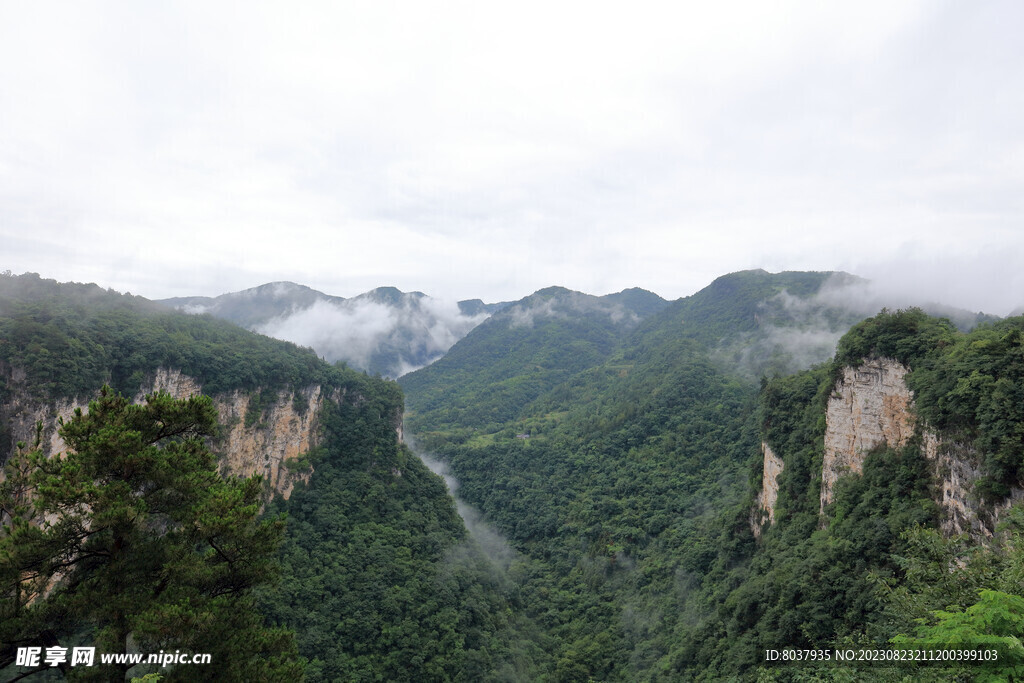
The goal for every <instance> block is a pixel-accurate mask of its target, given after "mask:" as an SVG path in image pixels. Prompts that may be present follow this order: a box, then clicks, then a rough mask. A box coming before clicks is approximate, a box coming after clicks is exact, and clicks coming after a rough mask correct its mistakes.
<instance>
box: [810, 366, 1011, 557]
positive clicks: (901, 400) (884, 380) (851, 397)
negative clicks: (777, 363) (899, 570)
mask: <svg viewBox="0 0 1024 683" xmlns="http://www.w3.org/2000/svg"><path fill="white" fill-rule="evenodd" d="M907 372H908V369H907V368H906V366H904V365H902V364H901V363H899V362H898V361H895V360H893V359H890V358H871V359H865V360H864V361H863V363H862V364H861V365H860V366H858V367H856V368H853V367H847V368H845V369H844V370H843V376H842V378H841V379H839V381H837V382H836V385H835V387H834V389H833V391H832V396H831V398H830V399H829V401H828V408H827V413H826V427H825V444H824V445H825V455H824V461H823V463H822V472H821V510H822V511H824V509H825V506H826V505H828V504H829V503H831V502H832V499H833V492H834V487H835V483H836V481H837V480H838V479H839V477H840V476H842V475H843V474H846V473H860V472H862V471H863V465H864V458H865V456H866V455H867V454H868V452H869V451H870V450H871V449H872V448H875V447H878V446H882V445H885V446H889V447H891V448H899V447H901V446H905V445H906V444H907V442H908V440H909V439H910V438H911V437H912V436H913V435H914V433H915V431H916V430H919V431H920V434H921V450H922V452H923V453H924V455H925V457H926V458H928V460H930V461H931V462H932V463H933V472H934V475H935V480H936V482H937V498H938V500H937V501H936V502H937V503H938V504H939V506H940V508H941V510H942V519H941V520H940V526H941V529H942V531H943V533H945V534H946V535H953V534H961V533H970V534H971V535H973V536H976V537H984V536H991V535H992V529H993V528H994V526H995V523H996V522H997V521H998V518H999V515H1000V513H1002V512H1004V511H1005V510H1006V509H1007V508H1008V507H1009V506H1010V505H1011V504H1012V503H1014V502H1016V501H1018V500H1020V499H1021V498H1024V491H1021V490H1014V491H1013V492H1012V494H1011V496H1010V497H1009V499H1007V501H1005V502H1004V503H1003V504H1002V505H999V506H996V507H995V508H994V509H992V510H990V511H987V512H985V511H983V510H982V508H981V505H980V504H979V502H978V500H977V499H976V497H975V496H974V495H972V492H973V487H974V482H975V481H977V480H978V479H979V478H980V476H981V471H980V469H979V466H978V463H979V462H980V458H979V455H978V453H976V452H975V451H974V450H973V448H972V447H971V446H969V445H967V444H963V443H959V442H955V441H946V442H944V441H943V439H941V438H940V437H939V436H938V435H936V434H935V433H934V432H932V431H931V430H929V429H927V427H925V426H924V425H918V423H917V419H916V416H915V411H914V395H913V392H912V391H910V389H909V388H908V387H907V385H906V382H905V375H906V374H907Z"/></svg>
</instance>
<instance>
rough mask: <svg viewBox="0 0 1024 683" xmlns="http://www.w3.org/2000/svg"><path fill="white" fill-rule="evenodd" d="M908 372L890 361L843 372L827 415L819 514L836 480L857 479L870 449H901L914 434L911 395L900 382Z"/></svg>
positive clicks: (876, 360) (875, 360)
mask: <svg viewBox="0 0 1024 683" xmlns="http://www.w3.org/2000/svg"><path fill="white" fill-rule="evenodd" d="M906 374H907V368H906V367H905V366H904V365H903V364H901V363H899V362H898V361H895V360H892V359H891V358H873V359H867V360H865V361H864V362H863V363H862V364H861V365H860V366H859V367H857V368H852V367H846V368H845V369H844V370H843V377H842V378H841V379H840V380H839V381H838V382H836V386H835V388H834V389H833V391H832V396H831V398H829V401H828V408H827V412H826V416H825V420H826V427H825V457H824V461H823V462H822V468H821V509H822V510H824V509H825V506H826V505H828V504H829V503H831V502H832V497H833V490H834V487H835V483H836V481H837V480H838V479H839V477H841V476H842V475H843V474H845V473H847V472H852V473H856V474H859V473H861V472H862V471H863V469H864V457H865V456H866V455H867V454H868V452H869V451H871V449H873V448H876V447H878V446H883V445H887V446H889V447H892V448H899V447H901V446H904V445H906V443H907V441H908V440H909V439H910V437H911V436H913V434H914V426H915V418H914V414H913V411H912V406H913V401H914V396H913V393H912V392H911V391H910V389H908V388H907V385H906V382H904V380H903V378H904V376H905V375H906Z"/></svg>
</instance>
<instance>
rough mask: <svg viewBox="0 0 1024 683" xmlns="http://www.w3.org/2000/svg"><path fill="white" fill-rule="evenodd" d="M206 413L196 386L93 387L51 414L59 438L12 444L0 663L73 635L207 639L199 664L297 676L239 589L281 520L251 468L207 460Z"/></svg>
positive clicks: (108, 671)
mask: <svg viewBox="0 0 1024 683" xmlns="http://www.w3.org/2000/svg"><path fill="white" fill-rule="evenodd" d="M215 427H216V412H215V410H214V408H213V405H212V402H211V401H210V399H209V398H207V397H203V396H197V397H192V398H189V399H183V400H176V399H174V398H172V397H171V396H169V395H167V394H163V393H157V394H152V395H150V396H148V397H147V399H146V402H145V404H142V405H135V404H132V403H131V402H130V401H129V400H128V399H126V398H124V397H122V396H120V395H119V394H117V393H116V392H114V391H113V390H111V389H109V388H108V387H104V388H103V390H102V391H101V393H100V396H99V398H98V399H97V400H95V401H93V402H91V403H90V404H89V409H88V411H87V412H83V411H82V410H80V409H79V410H76V412H75V414H74V417H73V418H72V419H71V420H70V421H68V422H67V423H63V424H62V426H61V430H60V434H61V436H62V438H63V439H64V441H65V442H66V444H67V447H68V450H67V452H65V453H64V454H61V455H57V456H54V457H52V458H49V459H47V458H44V457H43V456H42V455H41V454H40V452H39V451H37V450H33V451H27V452H26V451H25V449H24V446H23V445H21V446H22V447H21V448H19V451H18V452H17V453H16V454H15V455H14V457H12V458H11V459H10V460H9V461H8V463H7V465H6V467H5V474H6V479H5V481H4V482H3V484H2V488H0V507H2V512H0V515H2V519H0V522H2V526H0V591H2V592H0V642H2V643H3V646H2V649H0V667H2V666H8V665H10V664H11V663H12V662H13V661H14V652H15V649H16V648H17V647H25V646H30V645H34V646H40V645H42V646H46V647H49V646H54V645H58V644H59V645H61V646H64V647H67V646H69V645H72V644H73V645H84V646H95V647H96V650H97V652H99V653H123V652H132V651H137V652H143V653H149V652H157V651H158V650H163V651H172V652H173V651H175V650H179V649H180V650H182V651H186V652H192V653H210V654H211V655H212V663H211V664H209V665H205V666H204V668H203V671H202V675H203V676H204V677H211V678H216V679H217V680H226V681H227V680H239V681H241V680H289V681H291V680H296V679H297V678H299V677H301V671H302V665H301V663H300V662H299V660H298V657H297V653H296V648H295V644H294V638H293V637H292V635H291V634H290V633H288V632H286V631H283V630H277V629H268V628H265V627H264V626H263V620H262V617H261V616H260V615H259V613H258V612H257V611H256V610H255V608H254V603H253V597H252V589H253V588H254V587H256V586H259V585H261V584H265V583H268V582H270V581H271V580H272V579H274V578H275V575H276V562H275V560H274V553H275V550H276V547H277V545H278V543H279V542H280V538H281V534H282V532H283V526H284V521H283V519H282V518H272V519H265V520H261V519H260V518H259V494H260V480H259V478H258V477H253V478H250V479H225V478H223V477H221V475H220V474H218V471H217V467H216V460H215V457H214V456H213V455H212V454H211V453H210V451H209V450H208V449H207V447H206V445H205V443H204V441H203V438H204V437H206V436H208V435H210V434H212V433H213V430H214V429H215ZM97 664H99V662H98V661H97ZM129 668H130V666H129V665H127V664H119V665H109V666H108V667H102V666H96V667H91V668H83V667H77V668H72V667H70V666H65V667H63V670H64V671H65V674H66V675H68V676H69V677H73V678H86V677H99V678H101V679H103V678H114V679H123V677H124V674H125V672H126V671H127V669H129ZM163 672H167V673H165V676H166V678H167V679H168V680H179V679H180V680H186V679H188V678H189V676H190V674H191V675H192V676H194V675H195V671H194V670H192V671H186V670H184V668H182V667H179V668H178V669H170V670H166V669H165V670H163ZM163 672H162V673H163Z"/></svg>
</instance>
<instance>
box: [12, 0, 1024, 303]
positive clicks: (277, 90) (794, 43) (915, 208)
mask: <svg viewBox="0 0 1024 683" xmlns="http://www.w3.org/2000/svg"><path fill="white" fill-rule="evenodd" d="M1021 26H1024V3H1020V2H1015V1H1007V2H983V1H980V2H945V1H941V0H934V1H928V2H901V1H899V0H886V1H885V2H874V1H872V0H867V1H864V2H859V3H822V2H787V1H781V0H780V1H777V2H763V1H760V2H719V3H708V2H633V3H630V4H629V5H628V7H627V6H626V5H625V4H623V3H618V4H616V5H612V4H611V3H607V4H606V3H593V2H590V3H584V2H566V3H563V2H552V1H550V0H548V1H547V2H543V3H541V2H529V1H522V0H521V1H517V2H514V3H479V2H444V3H422V2H386V1H374V2H329V3H328V2H304V3H284V2H277V3H268V2H248V1H247V2H237V3H232V2H217V3H210V2H174V3H136V2H34V3H23V2H14V1H10V0H0V271H2V270H10V271H12V272H14V273H21V272H28V271H31V272H38V273H40V274H41V275H43V276H44V277H49V278H54V279H57V280H60V281H78V282H96V283H98V284H100V285H101V286H104V287H110V288H113V289H116V290H119V291H130V292H131V293H133V294H140V295H142V296H146V297H149V298H164V297H171V296H186V295H207V296H214V295H217V294H221V293H224V292H228V291H238V290H241V289H245V288H248V287H253V286H256V285H259V284H262V283H265V282H271V281H278V280H290V281H293V282H298V283H301V284H304V285H308V286H310V287H314V288H316V289H319V290H321V291H323V292H326V293H328V294H333V295H337V296H344V297H351V296H354V295H356V294H359V293H361V292H364V291H367V290H369V289H372V288H374V287H378V286H395V287H398V288H399V289H402V290H403V291H414V290H418V291H422V292H426V293H428V294H430V295H432V296H435V297H440V298H446V299H469V298H480V299H483V300H485V301H492V302H493V301H503V300H514V299H518V298H521V297H523V296H526V295H527V294H529V293H531V292H533V291H535V290H537V289H540V288H543V287H547V286H551V285H561V286H565V287H569V288H571V289H575V290H579V291H583V292H587V293H591V294H598V295H600V294H606V293H610V292H615V291H619V290H621V289H624V288H627V287H643V288H645V289H649V290H651V291H654V292H656V293H658V294H660V295H661V296H663V297H665V298H667V299H674V298H678V297H680V296H686V295H689V294H691V293H693V292H695V291H697V290H698V289H700V288H701V287H703V286H705V285H707V284H708V283H709V282H711V281H712V280H713V279H714V278H715V277H717V276H719V275H722V274H725V273H728V272H732V271H736V270H743V269H748V268H764V269H766V270H769V271H773V272H776V271H779V270H845V271H848V272H853V273H856V274H858V275H861V276H864V277H868V278H871V279H873V280H875V281H876V282H879V283H882V284H883V285H884V286H886V287H891V288H897V289H901V290H913V291H914V292H916V293H918V295H919V296H922V297H926V298H934V300H937V301H943V302H946V303H950V304H953V305H958V306H963V307H966V308H970V309H971V310H985V311H987V312H991V313H996V314H1000V315H1005V314H1007V313H1009V312H1010V311H1011V310H1013V309H1016V308H1018V307H1020V306H1021V305H1024V273H1022V271H1024V268H1022V267H1021V264H1024V220H1022V219H1024V192H1022V189H1024V187H1022V185H1024V116H1021V112H1022V111H1024V69H1022V68H1021V65H1022V64H1024V41H1021V40H1020V37H1019V33H1020V27H1021Z"/></svg>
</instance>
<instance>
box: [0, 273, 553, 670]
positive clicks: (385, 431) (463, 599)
mask: <svg viewBox="0 0 1024 683" xmlns="http://www.w3.org/2000/svg"><path fill="white" fill-rule="evenodd" d="M160 367H171V368H178V369H180V370H182V371H183V372H184V373H185V374H188V375H191V376H193V377H195V378H196V379H198V380H199V381H200V382H201V383H202V385H203V388H204V391H207V392H209V393H211V394H219V393H221V392H227V391H233V390H242V391H245V392H248V393H250V395H252V396H254V397H255V398H256V399H257V400H256V401H255V404H256V405H260V404H261V399H260V397H261V396H262V397H268V398H267V400H272V399H270V398H269V397H271V396H275V397H276V396H277V392H278V391H279V390H288V389H299V388H303V387H305V386H308V385H309V384H320V385H322V386H323V387H324V389H325V391H324V393H325V394H326V395H330V394H331V393H333V392H335V391H336V392H337V394H338V395H339V396H341V397H342V398H341V400H339V401H336V402H328V404H327V405H326V407H325V408H324V413H323V415H321V422H322V425H323V434H322V436H321V445H320V447H319V448H318V449H317V450H316V451H315V452H312V453H308V454H306V457H305V463H300V465H299V466H303V467H308V466H310V465H311V466H312V467H313V468H314V472H313V476H312V478H311V480H310V482H309V484H308V485H307V486H302V485H300V486H299V488H298V489H297V490H296V491H294V492H293V495H292V496H291V498H290V500H288V501H283V500H276V501H273V502H272V503H271V505H270V506H269V508H268V509H267V510H266V512H265V518H266V519H268V520H275V519H277V515H278V514H283V515H286V516H287V518H288V521H287V523H286V526H285V528H284V533H283V536H281V537H279V538H278V540H277V541H276V543H279V550H278V551H277V553H276V556H275V557H274V558H273V559H274V562H275V563H278V562H279V563H280V569H279V572H277V573H279V576H280V580H279V581H278V582H277V583H276V584H274V585H265V586H262V587H260V588H259V590H258V591H257V593H258V597H259V600H258V604H259V605H260V607H261V610H262V614H263V618H264V619H265V620H266V623H267V624H268V625H270V626H277V627H282V628H284V629H287V630H289V631H291V632H294V633H295V640H296V642H297V644H298V652H299V654H300V655H301V656H302V657H304V658H305V659H307V660H309V663H308V666H307V667H306V669H307V673H306V677H307V680H314V681H317V680H320V681H335V680H381V679H387V680H395V681H398V680H409V681H422V680H481V678H480V676H478V675H477V674H478V673H481V672H484V673H486V672H502V671H505V672H506V673H507V676H511V677H513V678H515V677H516V676H517V675H518V674H517V673H516V672H517V671H520V670H522V669H523V667H524V665H523V664H522V663H521V662H523V661H526V662H528V661H531V658H532V657H533V654H531V648H533V646H532V645H531V644H530V643H528V642H527V643H524V644H520V643H519V639H520V637H519V636H518V635H516V634H515V633H511V631H510V629H512V627H513V625H515V624H517V623H518V620H520V618H519V617H517V616H514V615H512V612H511V608H510V603H509V596H507V595H506V593H507V591H508V590H509V586H507V585H505V584H503V583H502V582H501V581H500V580H499V579H498V578H496V577H495V576H494V575H493V572H492V571H491V569H490V567H489V565H488V563H487V560H486V559H485V558H484V557H483V555H482V554H481V553H480V552H479V550H477V549H476V546H475V545H474V544H473V543H472V542H471V541H469V540H468V539H467V538H466V534H465V529H464V527H463V525H462V521H461V520H460V519H459V517H458V516H457V514H456V513H455V509H454V504H453V502H452V499H451V498H450V497H449V496H448V494H447V492H446V490H445V488H444V484H443V482H442V481H441V479H440V478H439V477H437V476H435V475H433V474H431V473H430V472H429V471H428V470H427V469H426V468H425V467H424V466H423V464H422V463H421V462H420V461H419V460H418V459H417V458H415V457H412V456H411V455H410V454H409V452H408V450H407V449H406V448H405V447H404V446H402V445H401V444H399V443H398V440H397V435H396V432H395V426H396V425H395V417H396V416H398V415H400V412H401V408H402V394H401V391H400V390H399V388H398V386H397V385H396V384H395V383H393V382H387V381H383V380H381V379H379V378H372V377H368V376H367V375H365V374H363V373H359V372H355V371H353V370H350V369H347V368H344V367H341V366H330V365H327V364H326V363H324V362H322V361H320V360H319V359H318V358H317V357H316V356H315V355H314V354H313V353H312V352H311V351H309V350H306V349H300V348H298V347H296V346H294V345H292V344H289V343H286V342H280V341H276V340H273V339H270V338H267V337H262V336H260V335H256V334H253V333H251V332H247V331H245V330H243V329H241V328H239V327H236V326H234V325H232V324H230V323H227V322H224V321H220V320H215V319H213V318H211V317H209V316H191V315H185V314H182V313H175V312H169V311H167V309H166V308H163V307H159V306H156V305H153V304H151V303H150V302H148V301H146V300H144V299H140V298H138V297H130V296H122V295H119V294H116V293H114V292H107V291H104V290H101V289H100V288H98V287H96V286H95V285H68V284H58V283H56V282H53V281H50V280H43V279H40V278H39V277H38V276H31V275H27V276H20V277H8V276H4V277H0V378H2V382H0V413H2V414H3V417H4V420H3V424H4V426H5V427H6V418H7V417H8V416H9V413H8V412H6V411H8V410H22V409H24V408H25V407H27V405H29V404H28V403H26V401H28V402H34V403H37V404H39V405H41V406H45V405H47V404H49V403H51V402H52V401H54V400H55V399H58V398H66V397H77V398H78V399H80V400H82V399H88V398H93V397H95V396H96V395H97V394H98V392H99V389H100V387H101V386H102V385H103V384H104V383H108V384H110V385H112V386H113V387H114V388H115V389H116V390H119V391H121V392H123V393H125V394H126V395H128V396H133V395H135V393H136V392H137V391H138V390H139V387H140V384H141V382H142V381H143V378H145V377H151V376H152V375H153V373H154V372H155V371H156V369H157V368H160ZM14 399H16V400H17V401H16V403H8V402H9V401H11V400H14ZM3 437H4V438H3V442H4V443H3V444H0V445H2V446H3V451H2V452H3V456H4V457H5V458H6V456H7V454H8V453H10V452H11V448H13V446H14V445H13V444H11V443H10V441H11V439H10V436H9V433H8V430H6V429H5V430H4V434H3ZM211 443H212V444H214V445H216V439H214V440H213V441H212V442H211ZM14 462H15V460H12V461H11V464H13V463H14ZM11 476H12V475H11V473H10V472H8V477H7V479H8V481H12V480H11V479H10V477H11ZM204 476H206V475H204ZM213 476H216V475H215V474H214V475H213ZM259 490H260V489H259V487H257V488H256V489H255V491H256V492H258V491H259ZM17 491H18V489H8V488H4V487H3V486H0V509H2V510H3V512H2V513H0V522H2V523H3V525H4V526H3V527H2V528H0V582H2V586H0V588H2V592H0V624H2V626H0V669H3V668H4V667H6V666H8V665H9V664H10V665H11V667H12V668H8V669H5V670H4V671H3V674H2V676H3V677H4V678H5V679H6V677H7V675H8V674H9V673H11V671H12V670H13V663H14V651H13V647H14V644H15V643H21V644H25V643H26V642H27V643H29V644H31V643H33V642H36V640H38V638H39V637H40V636H39V634H40V633H48V634H49V636H47V637H48V638H55V639H56V641H55V642H57V643H68V642H73V643H75V644H85V645H89V644H91V643H93V642H97V641H96V640H95V639H96V638H99V637H100V635H101V634H98V633H96V632H95V629H96V628H98V622H95V621H93V620H92V617H90V616H88V615H84V614H83V615H78V616H75V615H72V614H71V613H67V612H64V613H62V612H61V611H60V610H59V609H58V610H56V611H54V610H51V609H50V607H49V605H50V602H42V603H36V604H34V607H33V610H30V611H29V612H28V613H27V615H28V617H30V618H28V620H27V621H26V619H25V618H23V617H18V618H15V615H16V614H19V613H21V612H22V611H24V610H25V606H24V605H22V604H21V603H20V599H19V597H18V596H19V595H21V588H20V587H19V586H20V584H19V579H18V577H19V576H24V573H23V572H24V569H22V568H20V567H22V565H21V564H19V563H20V562H34V560H32V559H31V558H25V557H23V553H18V552H14V549H15V548H18V547H29V546H25V545H24V541H23V540H18V539H19V538H22V536H19V534H22V532H20V531H17V528H18V527H16V526H13V527H12V526H10V524H11V523H12V519H13V518H12V517H10V515H9V514H8V512H9V511H11V510H14V509H15V508H14V507H12V506H11V505H14V501H16V496H17V495H20V494H18V493H17ZM247 495H248V494H247ZM5 496H15V498H5ZM9 503H10V505H9ZM153 535H154V532H152V531H151V532H150V537H151V540H149V541H147V542H150V543H155V545H154V548H159V547H163V546H164V545H167V547H170V545H169V544H170V539H168V540H167V544H163V543H161V541H160V540H159V533H158V532H157V534H156V538H157V540H155V541H154V540H152V537H153ZM8 551H11V552H8ZM210 552H212V550H211V551H210ZM150 556H152V553H151V554H150ZM154 571H155V570H154ZM167 571H171V570H170V569H169V568H168V569H167ZM271 573H274V572H271ZM153 577H154V578H153V579H152V580H153V581H154V582H156V583H154V584H153V585H152V586H149V585H147V584H146V582H145V581H146V580H143V579H139V580H136V582H135V583H136V589H137V590H138V592H139V594H140V595H141V594H143V593H145V592H146V591H148V590H154V591H156V590H158V586H159V583H158V581H159V572H157V573H156V574H153ZM147 580H148V579H147ZM197 580H198V579H197ZM62 590H64V589H63V588H61V587H60V586H58V589H57V590H56V591H55V592H54V593H53V597H52V600H60V599H62V598H61V596H62V595H63V593H62ZM67 590H69V591H70V590H72V588H68V589H67ZM69 595H70V593H69ZM139 609H140V610H141V609H142V603H139ZM32 614H38V615H39V619H44V617H45V619H44V620H43V621H40V620H39V619H35V618H34V617H32ZM46 615H50V616H46ZM140 628H141V627H140ZM516 628H519V629H520V630H526V629H525V627H518V626H517V627H516ZM33 629H35V630H33ZM193 631H194V632H195V633H202V631H201V630H195V629H193ZM240 633H241V632H240ZM26 639H27V640H26ZM48 642H53V641H48ZM230 642H231V641H230V640H229V639H228V638H227V637H226V634H225V638H224V646H225V647H228V643H230ZM188 644H190V645H191V646H193V647H192V648H191V649H192V650H193V651H194V650H195V649H196V647H198V646H200V645H201V644H197V643H188ZM188 644H186V643H184V641H175V640H174V639H173V638H171V639H169V640H165V641H162V642H161V647H163V648H164V649H165V650H169V651H173V650H174V648H175V647H178V648H183V646H186V645H188ZM121 647H122V648H123V647H124V645H123V644H122V646H121ZM533 649H535V648H533ZM209 650H210V651H217V652H221V650H219V649H217V648H215V647H214V645H213V644H210V645H209ZM121 651H123V649H122V650H121ZM268 652H269V651H268ZM238 654H239V656H245V654H244V648H242V649H240V650H238ZM8 655H10V657H9V658H8ZM218 656H227V655H218ZM218 670H220V669H218ZM168 672H169V673H168ZM162 673H163V674H164V675H165V676H170V678H168V680H178V679H180V678H181V677H182V676H184V675H185V671H184V670H183V669H182V670H180V671H179V670H177V669H170V670H164V671H163V672H162ZM11 675H14V674H11ZM193 675H194V674H193ZM211 675H213V674H211ZM488 675H489V674H488ZM27 680H32V679H31V678H30V679H27ZM223 680H229V679H228V678H224V679H223ZM239 680H241V679H239ZM287 680H294V678H289V679H287Z"/></svg>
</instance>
